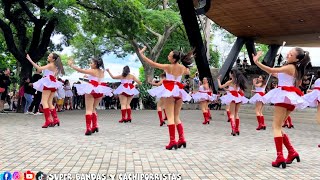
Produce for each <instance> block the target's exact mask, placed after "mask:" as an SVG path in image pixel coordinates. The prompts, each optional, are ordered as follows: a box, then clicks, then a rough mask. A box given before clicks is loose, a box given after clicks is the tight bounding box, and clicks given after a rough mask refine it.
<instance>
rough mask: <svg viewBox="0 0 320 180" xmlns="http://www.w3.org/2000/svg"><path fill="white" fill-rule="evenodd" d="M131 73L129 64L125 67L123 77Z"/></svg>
mask: <svg viewBox="0 0 320 180" xmlns="http://www.w3.org/2000/svg"><path fill="white" fill-rule="evenodd" d="M129 73H130V68H129V66H125V67H123V70H122V77H127V76H128V74H129Z"/></svg>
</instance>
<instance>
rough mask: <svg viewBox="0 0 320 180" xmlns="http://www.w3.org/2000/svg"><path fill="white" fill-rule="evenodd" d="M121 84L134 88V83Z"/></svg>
mask: <svg viewBox="0 0 320 180" xmlns="http://www.w3.org/2000/svg"><path fill="white" fill-rule="evenodd" d="M123 86H124V87H125V88H128V87H130V89H133V88H134V85H133V84H132V83H124V84H123Z"/></svg>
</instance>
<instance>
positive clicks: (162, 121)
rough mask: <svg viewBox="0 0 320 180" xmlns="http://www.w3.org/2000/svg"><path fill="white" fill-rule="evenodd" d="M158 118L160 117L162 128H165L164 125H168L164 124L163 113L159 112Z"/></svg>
mask: <svg viewBox="0 0 320 180" xmlns="http://www.w3.org/2000/svg"><path fill="white" fill-rule="evenodd" d="M158 116H159V120H160V126H163V125H164V124H166V123H165V122H164V120H163V119H162V111H158Z"/></svg>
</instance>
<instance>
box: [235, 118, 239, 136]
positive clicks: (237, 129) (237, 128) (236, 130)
mask: <svg viewBox="0 0 320 180" xmlns="http://www.w3.org/2000/svg"><path fill="white" fill-rule="evenodd" d="M239 126H240V119H236V127H235V133H236V134H237V135H240V127H239Z"/></svg>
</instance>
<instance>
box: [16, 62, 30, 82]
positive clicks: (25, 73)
mask: <svg viewBox="0 0 320 180" xmlns="http://www.w3.org/2000/svg"><path fill="white" fill-rule="evenodd" d="M19 62H22V63H21V72H20V76H19V77H20V81H22V78H24V77H29V78H31V76H32V68H33V66H32V64H30V63H29V61H28V60H26V59H25V60H19Z"/></svg>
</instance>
